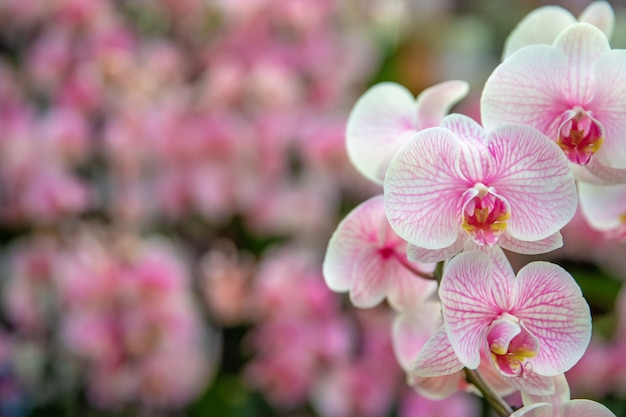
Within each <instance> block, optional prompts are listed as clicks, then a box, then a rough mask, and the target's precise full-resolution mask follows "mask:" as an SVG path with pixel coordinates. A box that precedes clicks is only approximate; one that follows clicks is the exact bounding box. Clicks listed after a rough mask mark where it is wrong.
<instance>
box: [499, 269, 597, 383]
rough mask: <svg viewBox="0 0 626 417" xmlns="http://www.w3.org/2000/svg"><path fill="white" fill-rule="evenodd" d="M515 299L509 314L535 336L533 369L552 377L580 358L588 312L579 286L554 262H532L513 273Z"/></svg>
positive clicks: (586, 336) (586, 335)
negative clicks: (535, 352)
mask: <svg viewBox="0 0 626 417" xmlns="http://www.w3.org/2000/svg"><path fill="white" fill-rule="evenodd" d="M516 282H517V290H518V294H517V296H518V302H517V305H516V306H515V307H514V308H513V309H512V310H511V314H513V315H514V316H515V317H517V318H518V319H519V320H520V322H521V323H522V324H523V325H524V326H525V327H526V328H527V329H528V331H529V332H530V333H532V334H533V335H534V336H535V337H537V338H538V339H539V342H540V344H541V349H540V350H539V352H538V353H537V356H535V357H534V358H533V362H532V366H533V371H534V372H535V373H537V374H539V375H544V376H553V375H557V374H559V373H562V372H565V371H567V370H568V369H570V368H571V367H572V366H574V364H575V363H576V362H578V360H579V359H580V358H581V356H582V355H583V353H584V352H585V349H586V348H587V345H588V344H589V339H590V338H591V315H590V312H589V306H588V305H587V302H586V301H585V299H584V298H583V297H582V293H581V291H580V287H579V286H578V284H576V281H575V280H574V279H573V278H572V276H571V275H570V274H569V273H567V272H566V271H565V270H564V269H563V268H561V267H560V266H558V265H555V264H551V263H548V262H533V263H530V264H528V265H526V266H525V267H524V268H522V269H521V270H520V271H519V273H518V275H517V280H516Z"/></svg>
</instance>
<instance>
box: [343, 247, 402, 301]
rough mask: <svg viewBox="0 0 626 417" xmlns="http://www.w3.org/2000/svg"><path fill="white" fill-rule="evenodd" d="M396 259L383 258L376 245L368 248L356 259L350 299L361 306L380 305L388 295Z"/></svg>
mask: <svg viewBox="0 0 626 417" xmlns="http://www.w3.org/2000/svg"><path fill="white" fill-rule="evenodd" d="M392 262H397V261H396V260H394V259H390V260H383V259H382V258H381V256H380V255H379V253H378V249H377V248H375V247H371V248H367V249H365V250H363V251H361V253H360V254H359V256H357V258H356V259H355V260H354V269H353V271H352V288H351V289H350V301H352V304H354V306H356V307H359V308H370V307H374V306H376V305H378V304H379V303H380V302H381V301H383V300H384V299H385V297H386V296H387V280H388V277H389V276H390V275H389V272H390V270H393V269H395V268H390V264H391V263H392Z"/></svg>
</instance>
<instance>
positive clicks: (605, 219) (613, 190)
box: [578, 181, 626, 240]
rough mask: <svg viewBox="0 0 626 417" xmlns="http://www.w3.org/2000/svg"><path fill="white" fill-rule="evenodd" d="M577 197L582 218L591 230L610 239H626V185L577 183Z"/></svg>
mask: <svg viewBox="0 0 626 417" xmlns="http://www.w3.org/2000/svg"><path fill="white" fill-rule="evenodd" d="M578 196H579V198H580V208H581V211H582V213H583V216H584V217H585V219H586V220H587V222H588V223H589V225H590V226H591V227H592V228H594V229H596V230H599V231H601V232H604V233H605V234H606V236H607V237H610V238H614V239H618V240H621V239H623V238H626V185H624V184H618V185H598V184H591V183H587V182H583V181H579V182H578Z"/></svg>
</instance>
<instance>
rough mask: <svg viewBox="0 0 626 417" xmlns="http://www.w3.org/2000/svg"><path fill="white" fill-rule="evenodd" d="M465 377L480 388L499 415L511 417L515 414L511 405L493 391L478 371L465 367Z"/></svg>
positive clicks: (500, 416)
mask: <svg viewBox="0 0 626 417" xmlns="http://www.w3.org/2000/svg"><path fill="white" fill-rule="evenodd" d="M465 378H466V379H467V382H469V383H471V384H472V385H474V386H475V387H476V388H478V390H479V391H480V392H481V393H482V394H483V397H484V398H485V400H487V402H488V403H489V405H490V406H491V408H493V410H494V411H495V412H496V414H498V416H499V417H509V416H510V415H511V414H513V410H512V409H511V407H510V406H509V405H508V404H507V403H506V402H505V401H504V400H503V399H502V398H501V397H500V396H499V395H497V394H496V393H495V392H493V390H492V389H491V387H489V385H487V383H486V382H485V380H484V379H483V377H482V376H480V374H479V373H478V372H477V371H473V370H471V369H467V368H465Z"/></svg>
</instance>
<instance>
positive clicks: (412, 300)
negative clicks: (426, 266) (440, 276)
mask: <svg viewBox="0 0 626 417" xmlns="http://www.w3.org/2000/svg"><path fill="white" fill-rule="evenodd" d="M392 265H393V269H390V270H388V276H387V287H388V288H387V301H389V304H390V306H391V307H392V308H393V309H394V310H395V311H398V312H400V311H404V310H406V309H408V308H411V307H412V306H414V305H417V304H421V303H422V301H424V300H425V299H426V298H428V297H429V296H431V295H433V294H434V293H435V292H436V291H437V281H435V280H434V279H432V280H429V279H424V278H421V277H419V276H416V275H415V274H414V273H413V272H412V271H411V270H409V269H407V268H406V267H405V266H404V265H402V264H401V263H400V262H393V263H392V264H390V266H392ZM433 270H434V268H433Z"/></svg>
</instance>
